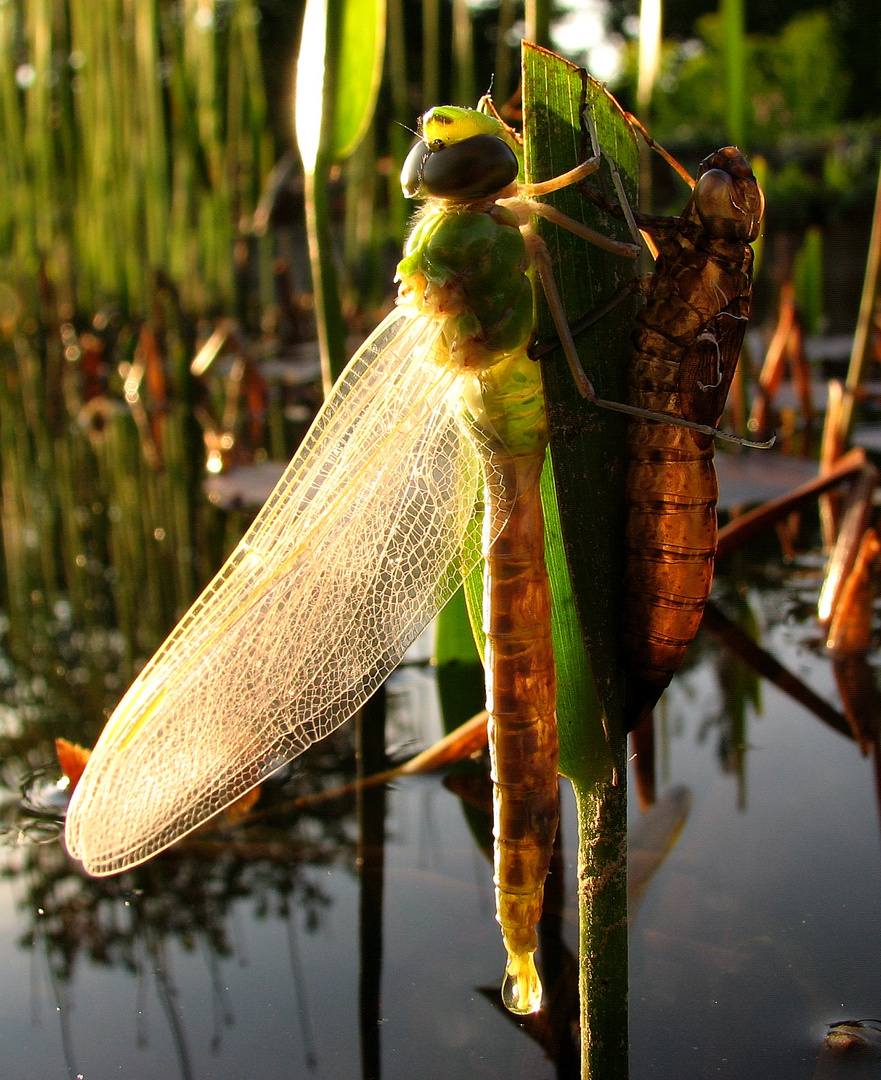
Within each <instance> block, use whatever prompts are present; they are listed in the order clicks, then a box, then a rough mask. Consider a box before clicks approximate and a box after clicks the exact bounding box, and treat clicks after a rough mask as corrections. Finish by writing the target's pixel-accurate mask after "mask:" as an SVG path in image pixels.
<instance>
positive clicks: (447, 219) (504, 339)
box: [398, 200, 547, 457]
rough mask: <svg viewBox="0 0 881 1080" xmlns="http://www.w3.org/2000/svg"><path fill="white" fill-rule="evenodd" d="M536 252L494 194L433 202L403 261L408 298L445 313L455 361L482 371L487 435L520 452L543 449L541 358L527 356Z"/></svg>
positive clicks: (475, 401)
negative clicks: (473, 200) (477, 200)
mask: <svg viewBox="0 0 881 1080" xmlns="http://www.w3.org/2000/svg"><path fill="white" fill-rule="evenodd" d="M528 269H529V259H528V256H527V253H526V245H525V243H524V241H523V237H522V235H521V234H520V230H519V228H518V227H517V219H516V218H515V216H514V215H513V214H512V213H511V211H510V210H507V209H505V208H504V207H501V206H498V205H496V204H495V203H486V202H484V203H482V204H478V208H475V204H470V205H468V204H465V205H462V204H455V203H447V202H442V201H440V200H432V201H430V202H429V203H428V204H427V205H426V207H425V209H424V210H423V211H422V213H421V214H420V216H419V218H418V219H417V221H416V224H415V226H414V228H413V231H412V232H411V234H410V236H409V238H408V240H407V243H406V245H405V247H404V257H403V258H402V259H401V261H400V263H399V264H398V279H399V280H400V283H401V287H400V298H401V301H402V302H403V303H413V304H414V305H416V306H418V307H419V309H420V310H421V311H428V312H431V311H434V312H436V313H437V315H438V317H441V318H443V319H444V336H445V343H446V346H447V349H448V351H449V356H450V362H451V363H453V364H455V365H456V366H457V367H460V368H462V369H463V370H465V371H470V372H473V373H474V375H475V376H476V379H477V385H478V386H479V393H476V394H469V395H467V407H468V411H469V412H470V413H471V416H472V418H473V420H474V422H476V423H477V424H478V426H480V427H481V428H482V429H483V431H484V434H485V435H488V436H490V437H491V438H492V440H493V441H496V440H497V441H498V442H499V443H501V444H502V445H503V446H504V447H505V449H506V450H507V451H508V452H509V453H511V454H512V455H515V456H518V457H519V456H522V455H532V454H535V453H543V450H544V446H545V443H546V438H547V435H546V426H545V419H544V398H543V394H542V387H541V374H540V371H539V365H538V364H536V363H534V362H533V361H532V360H530V359H529V357H528V356H527V355H526V346H527V345H528V344H529V339H530V336H531V334H532V329H533V318H534V317H533V298H532V284H531V282H530V280H529V277H528V276H527V270H528Z"/></svg>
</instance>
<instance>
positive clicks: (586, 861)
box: [574, 740, 628, 1080]
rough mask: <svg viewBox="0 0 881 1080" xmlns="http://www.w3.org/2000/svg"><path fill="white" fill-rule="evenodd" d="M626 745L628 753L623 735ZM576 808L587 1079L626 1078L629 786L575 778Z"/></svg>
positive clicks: (584, 1069)
mask: <svg viewBox="0 0 881 1080" xmlns="http://www.w3.org/2000/svg"><path fill="white" fill-rule="evenodd" d="M620 749H621V750H622V751H623V749H624V747H623V740H622V745H621V747H620ZM574 787H575V799H576V804H577V807H578V836H579V845H578V910H579V948H578V951H579V957H580V961H581V962H580V968H579V987H578V988H579V994H580V997H581V1075H582V1078H583V1080H588V1078H590V1080H625V1078H626V1077H627V1075H628V1040H627V993H628V969H627V789H626V785H625V783H624V781H623V778H622V780H621V782H619V783H617V784H616V783H612V782H611V777H607V778H605V780H603V781H601V782H599V783H597V784H596V785H594V786H591V787H588V786H586V785H583V784H575V785H574Z"/></svg>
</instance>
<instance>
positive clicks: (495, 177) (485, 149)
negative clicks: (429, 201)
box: [401, 135, 518, 201]
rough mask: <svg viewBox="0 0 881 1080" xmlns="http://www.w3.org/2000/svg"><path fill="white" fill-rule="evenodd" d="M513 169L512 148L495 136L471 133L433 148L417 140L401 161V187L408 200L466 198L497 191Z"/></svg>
mask: <svg viewBox="0 0 881 1080" xmlns="http://www.w3.org/2000/svg"><path fill="white" fill-rule="evenodd" d="M432 145H436V144H432ZM517 171H518V164H517V157H516V155H515V154H514V151H513V150H512V149H511V148H510V147H509V146H508V145H507V143H505V142H503V141H502V140H501V139H499V138H497V137H496V136H495V135H472V136H471V137H470V138H468V139H462V140H461V141H460V142H455V143H450V144H449V145H447V146H443V147H441V148H440V149H437V150H435V149H431V148H430V147H428V146H426V145H425V143H423V142H419V143H417V144H416V145H415V146H414V147H413V149H412V150H411V151H410V153H409V154H408V155H407V160H406V161H405V162H404V168H403V169H402V170H401V187H402V188H403V190H404V194H405V195H406V196H407V198H409V199H414V198H423V199H425V198H432V197H433V198H437V199H452V200H461V201H467V200H470V199H481V198H484V197H485V196H487V195H492V194H494V193H495V192H497V191H501V190H502V189H503V188H506V187H507V186H508V185H509V184H511V183H513V181H514V180H516V179H517Z"/></svg>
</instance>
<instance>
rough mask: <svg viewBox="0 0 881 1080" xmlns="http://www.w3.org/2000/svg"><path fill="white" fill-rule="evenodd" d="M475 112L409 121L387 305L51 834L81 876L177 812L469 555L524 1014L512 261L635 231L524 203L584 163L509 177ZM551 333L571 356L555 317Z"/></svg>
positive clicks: (541, 585) (524, 693) (339, 697)
mask: <svg viewBox="0 0 881 1080" xmlns="http://www.w3.org/2000/svg"><path fill="white" fill-rule="evenodd" d="M493 112H494V110H492V108H491V103H488V102H487V103H486V105H485V106H484V108H483V109H481V110H479V111H475V110H469V109H461V108H455V107H447V106H443V107H438V108H435V109H432V110H430V111H429V112H428V113H426V114H425V115H424V116H423V118H422V122H421V141H420V142H419V143H417V144H416V146H415V147H414V149H413V151H411V153H410V155H409V157H408V159H407V162H406V163H405V165H404V170H403V173H402V183H403V186H404V190H405V192H406V193H407V194H408V195H410V196H413V197H418V198H422V199H425V200H426V204H425V208H424V210H423V211H422V212H421V214H420V215H419V217H418V218H417V220H416V223H415V225H414V227H413V230H412V232H411V234H410V237H409V239H408V241H407V244H406V247H405V249H404V256H403V259H402V260H401V262H400V264H399V267H398V277H399V279H400V290H399V296H398V304H397V307H396V308H395V310H394V311H393V312H392V313H391V314H390V315H389V316H388V317H387V318H386V319H385V320H384V321H383V322H382V323H381V324H380V326H379V327H378V328H377V329H376V330H375V331H374V333H373V334H372V335H371V336H370V337H369V338H368V340H367V341H366V342H365V344H364V345H363V346H362V347H361V348H360V349H359V350H358V351H357V353H356V355H355V356H354V358H353V359H352V361H351V362H350V364H349V365H348V367H347V369H346V371H345V372H344V373H343V375H342V376H341V378H340V380H339V382H338V383H337V385H336V387H335V388H334V390H333V392H332V394H331V395H330V397H329V398H328V400H327V402H326V403H325V405H324V407H323V408H322V410H321V412H320V413H319V415H318V417H317V418H316V420H315V423H314V425H313V427H312V429H311V430H310V432H309V434H308V435H307V437H306V439H305V441H304V443H303V445H302V447H301V449H300V450H299V451H298V453H297V454H296V456H295V457H294V459H293V460H292V462H291V464H290V465H289V466H288V468H287V470H286V472H285V474H284V476H283V478H282V479H281V481H280V482H279V484H278V486H277V487H276V488H275V490H274V491H273V493H272V494H271V495H270V497H269V499H268V501H267V503H266V505H265V506H264V508H263V509H262V511H261V512H260V513H259V515H258V516H257V518H256V520H255V521H254V523H253V525H252V526H251V528H250V529H249V530H248V532H247V533H246V535H245V536H244V538H243V539H242V541H241V543H240V544H239V546H238V547H237V548H236V550H235V551H234V552H233V554H232V555H231V557H230V558H229V560H228V561H227V563H226V564H225V566H224V567H223V568H222V569H221V570H220V572H219V573H218V574H217V575H216V577H215V578H214V580H213V581H212V582H211V583H210V584H209V585H208V587H207V588H206V590H205V591H204V592H203V594H202V595H201V596H200V597H199V599H198V600H197V601H196V602H195V604H194V605H193V607H192V608H191V610H190V611H189V612H188V613H187V614H186V615H185V616H184V618H183V619H182V621H181V623H180V624H179V625H178V627H177V628H176V629H175V630H174V631H173V632H172V633H171V635H170V636H169V638H168V639H167V641H166V642H165V643H164V644H163V645H162V646H161V648H160V649H159V651H158V652H157V653H156V655H155V656H154V657H153V659H152V660H151V661H150V663H149V664H148V665H147V666H146V667H145V668H144V670H143V671H142V673H141V674H140V676H139V677H138V678H137V679H136V681H135V682H134V684H133V685H132V687H131V688H130V690H129V691H128V693H127V694H126V695H125V697H124V698H123V700H122V702H121V703H120V705H119V706H118V708H117V709H116V711H115V712H114V713H113V715H112V716H111V718H110V720H109V721H108V723H107V726H106V728H105V730H104V732H103V734H102V735H101V738H100V739H99V741H98V744H97V746H96V747H95V750H94V752H93V755H92V757H91V760H90V761H89V764H88V767H87V768H86V771H85V773H84V775H83V777H82V779H81V781H80V783H79V785H78V787H77V789H76V791H75V793H74V795H73V798H72V800H71V804H70V810H69V813H68V819H67V827H66V839H67V845H68V848H69V850H70V852H71V854H72V855H74V856H75V857H77V858H79V859H81V860H82V861H83V863H84V865H85V867H86V869H87V870H88V871H89V872H91V873H93V874H97V875H102V874H111V873H115V872H118V871H120V870H123V869H125V868H127V867H130V866H133V865H135V864H137V863H139V862H142V861H143V860H145V859H147V858H149V857H150V856H152V855H154V854H155V853H157V852H159V851H161V850H162V849H163V848H165V847H167V846H168V845H170V844H171V843H173V842H174V841H175V840H177V839H178V838H180V837H182V836H184V835H185V834H187V833H188V832H190V831H191V830H193V829H194V828H196V827H197V826H198V825H199V824H201V823H202V822H203V821H205V820H206V819H207V818H209V817H211V816H212V815H213V814H215V813H216V812H218V811H219V810H221V809H223V808H224V807H225V806H227V805H228V804H229V803H231V802H233V801H234V800H235V799H237V798H238V797H239V796H241V795H242V794H243V793H245V792H246V791H248V790H249V789H251V788H253V787H254V786H255V785H256V784H258V783H259V782H260V781H261V780H263V779H264V778H265V777H267V776H268V775H269V774H271V773H272V772H273V771H274V770H275V769H276V768H278V766H279V765H280V764H281V763H282V762H284V761H286V760H288V759H290V758H293V757H295V756H296V755H297V754H299V753H301V752H302V751H303V750H305V749H306V747H308V746H309V745H310V744H312V743H314V742H315V741H317V740H318V739H320V738H322V737H323V736H324V735H326V734H327V733H328V732H330V731H331V730H333V729H334V728H336V727H337V726H338V725H339V724H341V723H343V722H344V721H345V720H346V719H348V718H349V717H350V716H351V715H352V714H353V713H354V712H355V711H356V710H357V709H358V708H359V707H360V706H361V705H362V704H363V703H364V702H365V701H366V700H367V698H368V697H369V696H370V695H371V694H372V693H373V692H374V690H376V689H377V687H378V686H379V685H380V684H381V683H382V681H383V680H384V679H385V677H386V676H387V675H388V674H389V673H390V672H391V671H392V669H393V668H394V667H395V666H396V664H397V663H398V661H399V660H400V658H401V656H402V654H403V653H404V651H405V649H406V648H407V647H408V646H409V644H410V643H411V642H412V641H413V640H414V639H415V638H416V636H417V635H418V634H419V633H420V631H421V630H422V629H423V628H424V627H425V626H426V625H427V624H428V622H429V621H430V620H431V619H432V617H433V616H434V615H435V614H436V613H437V612H438V611H439V610H440V608H441V607H442V606H443V605H444V604H445V603H446V601H447V600H448V599H449V597H450V596H451V595H452V593H453V592H454V591H455V589H456V588H457V587H458V585H459V583H460V582H461V581H462V579H463V577H464V576H465V575H467V574H468V573H470V571H471V570H472V569H473V568H474V567H475V565H476V564H477V562H478V561H479V559H480V558H481V550H482V553H483V555H484V556H485V590H484V591H485V630H486V640H487V644H486V651H485V664H486V680H487V705H488V711H489V713H490V721H489V731H490V736H491V739H490V741H491V756H492V773H493V779H494V782H495V785H496V786H495V792H496V795H495V799H494V802H495V822H494V833H495V837H496V855H495V867H494V871H495V872H494V880H495V884H496V899H497V918H498V921H499V922H500V924H501V926H502V933H503V938H504V943H505V947H506V949H507V952H508V963H507V968H506V977H505V984H504V988H503V994H504V999H505V1002H506V1004H507V1005H508V1007H509V1008H511V1009H512V1010H514V1011H517V1012H530V1011H534V1010H535V1009H537V1008H538V1007H539V1005H540V1001H541V985H540V983H539V980H538V976H537V974H536V971H535V966H534V962H533V954H534V952H535V949H536V932H535V924H536V922H537V921H538V917H539V915H540V912H541V903H542V891H543V886H544V879H545V876H546V874H547V868H548V862H549V859H550V854H551V848H552V844H553V839H554V833H555V831H556V825H557V816H558V811H557V799H558V780H557V734H556V723H555V674H554V658H553V651H552V647H551V639H550V594H549V587H548V580H547V572H546V569H545V564H544V557H543V544H544V530H543V521H542V512H541V503H540V500H539V487H538V482H539V476H540V474H541V469H542V462H543V459H544V454H545V444H546V441H547V430H546V422H545V414H544V400H543V395H542V387H541V381H540V374H539V368H538V365H537V364H535V363H534V362H533V361H532V360H530V359H529V358H528V356H527V353H526V347H527V345H528V343H529V339H530V336H531V334H532V330H533V321H534V315H533V295H532V284H531V281H530V279H529V277H528V276H527V272H528V271H529V270H530V269H531V268H535V269H536V270H537V272H538V275H539V276H540V278H541V280H542V283H543V285H544V286H545V289H546V291H547V292H548V293H549V295H550V297H551V299H552V300H553V298H554V292H555V289H554V285H553V280H552V274H551V273H550V267H549V259H548V257H547V252H546V249H545V248H544V245H543V244H542V242H541V241H540V240H539V238H538V237H537V236H536V235H535V233H534V232H533V230H532V228H531V226H530V219H531V216H532V215H533V214H542V215H544V216H546V217H550V218H552V219H553V220H555V221H557V222H558V223H561V224H563V225H565V227H567V228H571V229H572V230H573V231H575V232H577V233H578V234H579V235H581V236H584V237H585V238H586V239H588V240H590V241H592V242H594V243H597V244H600V245H601V246H604V247H606V248H607V249H609V250H611V251H614V252H616V253H618V254H620V255H624V256H629V257H634V256H635V255H636V254H637V252H638V247H637V246H636V245H633V244H627V243H621V242H618V241H613V240H610V239H607V238H605V237H602V236H599V235H598V234H596V233H593V232H592V231H591V230H589V229H586V228H585V227H584V226H580V225H578V224H577V223H576V222H571V221H569V220H568V219H563V218H562V216H561V215H559V214H558V213H557V212H555V211H554V210H553V209H552V208H551V207H549V206H547V205H546V204H544V203H542V202H540V201H538V199H537V196H540V195H542V194H545V193H547V192H550V191H553V190H556V189H558V188H560V187H563V186H565V185H567V184H570V183H573V182H575V181H577V180H579V179H582V178H584V177H585V176H587V175H589V174H590V173H591V172H592V171H593V170H594V169H596V168H597V165H598V162H597V159H596V158H593V159H591V160H590V161H588V162H585V163H584V164H582V165H581V166H578V167H577V168H576V169H574V170H573V171H572V172H570V173H568V174H565V175H564V176H562V177H558V178H556V179H555V180H550V181H547V182H545V183H543V184H539V185H531V186H530V185H524V184H518V183H517V179H516V178H517V174H518V170H519V163H518V156H517V150H518V145H517V140H516V137H515V136H514V133H513V132H512V131H511V130H510V129H509V128H508V127H507V125H504V124H503V123H502V122H501V121H500V119H499V118H498V117H497V116H495V115H493ZM557 308H558V310H561V308H560V306H559V304H557ZM559 329H560V333H561V335H562V336H563V338H564V343H565V344H566V348H567V350H568V352H567V355H568V356H569V359H570V363H571V364H572V366H573V368H576V369H577V356H576V355H575V350H574V346H572V342H571V337H569V336H568V329H567V327H566V325H565V320H564V319H562V318H561V322H560V327H559ZM578 374H579V379H580V384H581V388H582V392H583V393H584V394H585V396H587V397H589V398H591V399H592V400H596V399H595V395H593V388H592V387H591V385H590V383H589V381H588V380H587V379H586V377H585V376H584V374H583V372H580V370H579V371H578ZM603 404H607V405H608V406H609V407H612V408H618V409H622V410H623V411H634V410H631V409H630V408H629V407H628V406H626V405H620V404H616V403H612V402H609V403H603ZM636 411H637V412H639V410H636ZM481 508H482V511H483V514H482V541H481V535H480V534H481V525H480V518H479V517H478V516H476V514H477V511H478V510H479V509H481ZM475 523H476V527H475Z"/></svg>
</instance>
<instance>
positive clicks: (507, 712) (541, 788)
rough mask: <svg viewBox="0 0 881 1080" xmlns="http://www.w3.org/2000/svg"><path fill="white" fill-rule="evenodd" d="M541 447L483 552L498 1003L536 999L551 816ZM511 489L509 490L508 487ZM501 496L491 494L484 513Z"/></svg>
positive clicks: (552, 744)
mask: <svg viewBox="0 0 881 1080" xmlns="http://www.w3.org/2000/svg"><path fill="white" fill-rule="evenodd" d="M543 459H544V451H543V450H542V451H540V452H539V453H536V454H534V455H531V456H530V457H525V458H523V457H521V458H518V459H513V460H512V466H511V469H510V474H511V478H512V481H513V484H514V485H515V486H516V498H514V499H513V502H512V503H510V504H509V506H510V509H509V511H508V516H507V520H506V521H505V523H504V525H503V526H502V527H501V528H500V529H499V531H498V532H496V531H495V530H494V529H493V527H492V522H491V520H490V521H489V522H488V523H487V533H486V535H487V536H488V537H493V538H492V540H491V543H490V544H489V546H488V549H487V550H486V551H485V560H486V561H485V570H484V630H485V632H486V656H485V664H486V688H487V711H488V712H489V745H490V757H491V766H492V780H493V785H494V794H493V835H494V837H495V841H496V842H495V858H494V876H493V880H494V883H495V888H496V918H497V920H498V922H499V924H500V926H501V928H502V937H503V939H504V943H505V948H506V950H507V952H508V964H507V969H506V978H505V983H504V986H503V989H502V993H503V997H504V1000H505V1004H506V1005H507V1006H508V1008H509V1009H511V1010H512V1011H514V1012H518V1013H528V1012H533V1011H535V1009H537V1008H538V1006H539V1004H540V1002H541V984H540V982H539V980H538V975H537V973H536V971H535V964H534V960H533V955H534V953H535V950H536V948H537V945H538V939H537V935H536V924H537V923H538V920H539V917H540V915H541V909H542V899H543V894H544V881H545V878H546V877H547V873H548V867H549V865H550V860H551V854H552V851H553V846H554V837H555V835H556V832H557V822H558V818H559V789H558V780H557V758H558V746H557V724H556V674H555V669H554V651H553V645H552V642H551V592H550V584H549V582H548V575H547V570H546V567H545V560H544V518H543V515H542V508H541V496H540V491H539V480H540V477H541V467H542V462H543ZM509 494H511V493H509ZM505 501H506V497H505V494H504V492H499V491H498V490H496V491H495V492H490V498H489V508H488V513H489V515H490V518H491V517H492V514H493V512H494V507H497V506H500V505H501V504H502V503H503V502H505Z"/></svg>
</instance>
